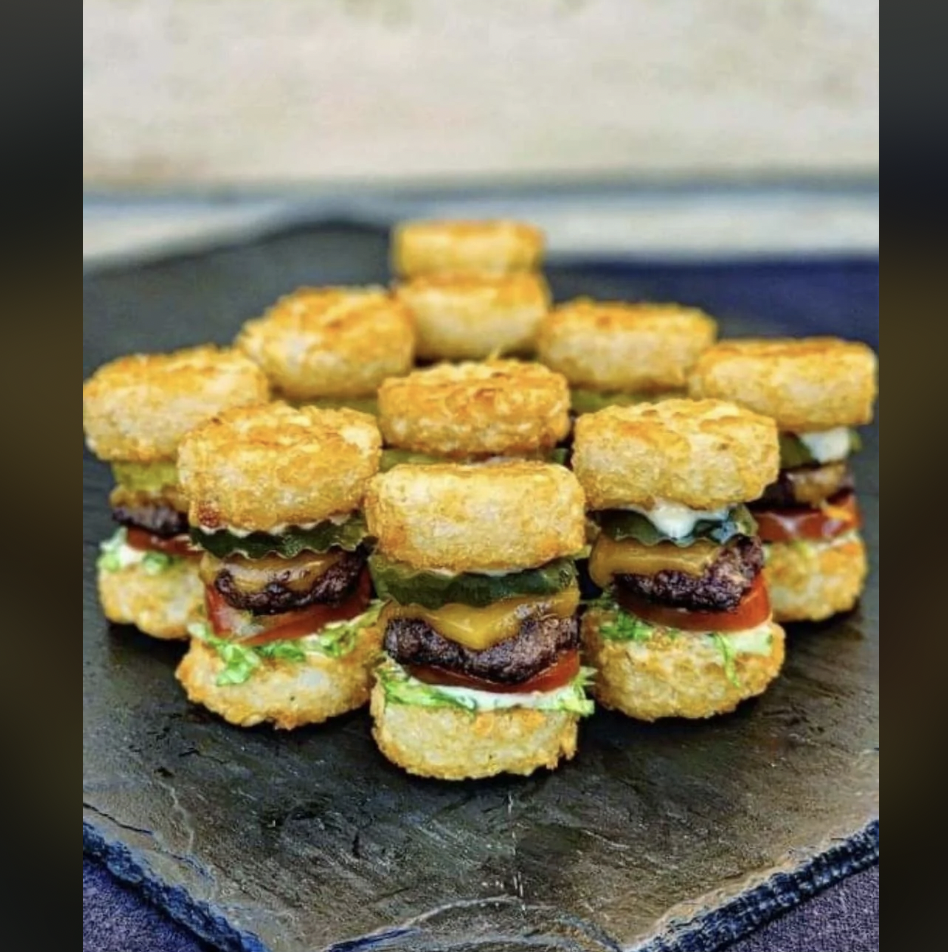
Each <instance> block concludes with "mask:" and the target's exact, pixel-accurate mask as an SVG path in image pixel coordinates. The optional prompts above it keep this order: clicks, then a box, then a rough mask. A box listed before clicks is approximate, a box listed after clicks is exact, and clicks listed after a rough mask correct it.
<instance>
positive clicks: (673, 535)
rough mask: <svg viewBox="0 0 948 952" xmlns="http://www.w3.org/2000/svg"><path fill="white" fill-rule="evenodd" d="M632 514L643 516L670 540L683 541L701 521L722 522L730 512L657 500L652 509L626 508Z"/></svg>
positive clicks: (725, 509)
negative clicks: (691, 507) (695, 507)
mask: <svg viewBox="0 0 948 952" xmlns="http://www.w3.org/2000/svg"><path fill="white" fill-rule="evenodd" d="M626 508H628V509H629V510H631V511H632V512H637V513H639V515H642V516H645V518H646V519H648V521H649V522H651V523H652V525H653V526H655V528H656V529H658V531H659V532H661V533H663V534H664V535H667V536H668V537H669V538H670V539H684V538H685V536H688V535H691V533H692V532H694V529H695V526H696V525H697V524H698V523H699V522H702V521H705V522H724V520H725V519H727V516H728V513H729V512H730V510H729V509H728V508H726V507H725V508H724V509H710V510H709V509H690V508H689V507H688V506H683V505H681V504H680V503H677V502H666V501H665V500H659V502H658V504H657V505H656V506H655V507H654V508H652V509H641V508H640V507H638V506H628V507H626Z"/></svg>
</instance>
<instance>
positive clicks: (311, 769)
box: [82, 225, 879, 952]
mask: <svg viewBox="0 0 948 952" xmlns="http://www.w3.org/2000/svg"><path fill="white" fill-rule="evenodd" d="M385 279H386V236H385V235H384V234H382V233H379V232H375V231H371V230H366V229H361V228H357V227H352V226H346V225H338V226H326V227H322V228H316V229H311V230H300V231H294V232H288V233H286V234H283V235H280V236H277V237H273V238H270V239H267V240H263V241H259V242H256V243H253V244H248V245H245V246H241V247H236V248H231V249H226V250H219V251H214V252H211V253H207V254H203V255H201V256H197V257H188V258H178V259H173V260H168V261H164V262H160V263H155V264H150V265H145V266H138V267H134V268H131V269H127V270H122V271H112V272H104V273H100V274H93V275H91V276H88V277H87V278H86V279H85V282H84V327H83V377H85V376H87V375H88V374H89V373H91V372H92V370H94V368H95V367H96V366H97V365H99V364H100V363H102V362H103V361H105V360H107V359H110V358H112V357H115V356H117V355H119V354H122V353H127V352H130V351H134V350H163V349H168V348H172V347H177V346H182V345H187V344H190V343H196V342H200V341H204V340H215V341H220V342H226V341H228V340H229V339H231V338H232V337H233V335H234V333H235V331H236V330H237V328H238V327H239V325H240V324H241V323H242V321H243V320H245V319H247V318H249V317H251V316H254V315H256V314H258V313H259V312H260V311H261V310H262V309H263V307H265V306H266V305H267V304H268V303H270V302H271V301H272V300H274V299H275V298H276V297H277V296H278V295H279V294H281V293H283V292H286V291H288V290H291V289H292V288H294V287H295V286H298V285H300V284H305V283H310V284H329V283H366V282H371V281H376V282H382V281H384V280H385ZM551 279H552V283H553V286H554V290H555V291H556V292H557V296H558V297H559V298H565V297H570V296H573V295H576V294H580V293H585V294H593V295H596V296H600V297H624V298H644V297H652V298H658V299H677V300H681V301H685V302H688V303H695V304H700V305H703V306H705V307H706V308H708V310H710V311H711V312H712V313H715V314H716V315H718V316H720V317H721V319H722V323H723V326H724V330H725V332H726V333H728V334H739V333H752V332H753V333H763V334H768V335H770V334H776V333H798V334H800V333H815V332H821V333H840V334H844V335H847V336H851V337H860V338H862V339H865V340H867V341H869V342H870V343H872V344H877V340H878V264H877V262H876V261H874V260H873V261H866V260H855V261H839V260H836V261H822V262H797V263H787V262H784V263H780V262H771V263H766V262H759V263H756V264H742V265H726V264H717V265H704V266H702V265H661V264H654V265H649V266H646V265H644V264H643V265H641V266H628V265H621V266H619V265H616V266H608V265H598V266H585V267H574V268H567V269H562V270H553V271H552V272H551ZM856 468H857V476H858V479H859V484H860V492H861V497H862V502H863V506H864V509H865V513H866V521H867V526H866V534H867V537H868V540H869V543H870V546H871V548H872V552H873V561H874V563H875V565H876V566H878V514H879V500H878V494H879V484H878V431H877V429H875V428H871V429H870V430H869V431H868V432H867V433H866V446H865V450H864V452H863V453H862V455H861V456H860V457H859V459H858V461H857V466H856ZM108 489H109V474H108V471H107V469H106V468H105V467H104V466H102V465H100V464H99V463H97V462H96V461H94V460H93V459H92V458H90V457H89V455H88V454H87V453H85V452H84V455H83V552H82V564H83V848H84V850H85V851H87V852H89V853H91V854H94V855H96V856H99V857H101V858H103V859H104V860H105V861H106V862H107V864H108V865H109V867H110V868H111V869H112V871H113V872H114V873H116V874H117V875H118V876H120V877H121V878H123V879H125V880H128V881H131V882H135V883H137V884H139V885H140V886H141V888H142V889H143V890H144V891H145V893H146V894H147V895H149V896H150V897H151V898H153V899H154V900H155V901H157V902H158V903H159V904H160V905H161V906H163V907H164V908H166V909H167V910H169V911H170V912H171V913H172V915H174V916H175V917H176V918H178V919H179V920H180V921H182V922H184V923H185V924H187V925H189V926H190V927H191V928H192V929H194V931H195V932H196V933H198V934H199V935H201V936H203V937H204V938H207V939H209V940H210V941H212V942H213V943H215V944H217V945H218V946H219V947H220V948H223V949H228V950H230V949H235V950H236V949H239V950H254V952H256V950H270V952H304V950H305V952H311V950H320V949H330V948H331V949H334V950H337V952H342V950H362V949H366V950H367V949H372V950H408V949H412V950H431V952H434V950H439V952H440V950H448V949H450V950H474V949H478V950H480V952H520V950H527V949H532V950H536V949H542V950H547V949H549V950H554V949H556V950H577V952H592V950H595V952H602V950H611V952H614V950H617V949H632V948H636V949H637V948H640V947H641V948H647V949H649V950H672V949H674V950H711V949H717V948H720V947H721V946H722V945H723V944H725V943H726V942H727V941H729V940H732V939H734V938H737V937H739V936H740V935H742V934H743V933H745V932H746V931H748V930H749V929H750V928H752V927H753V926H755V925H758V924H760V923H761V922H763V921H766V920H767V919H768V918H771V917H772V916H773V915H774V914H776V913H777V912H779V911H781V910H782V909H784V908H787V907H788V906H790V905H793V904H794V903H796V902H799V901H800V899H801V898H804V897H805V896H807V895H809V894H812V893H813V892H814V891H815V890H817V889H818V888H820V887H821V886H824V885H827V884H829V883H830V882H833V881H835V880H837V879H839V878H840V877H841V876H843V875H846V874H847V873H849V872H851V871H854V870H856V869H859V868H863V867H865V866H866V865H868V864H870V863H871V862H873V861H874V860H875V859H876V858H877V856H878V811H879V765H878V736H879V718H878V714H879V698H878V680H879V624H878V618H879V597H878V573H877V571H874V572H873V576H872V580H871V583H870V587H869V591H868V593H867V595H866V597H865V599H864V600H863V603H862V605H861V607H860V608H859V610H857V612H855V613H854V614H853V615H851V616H849V617H847V618H842V619H839V620H838V621H836V622H833V623H831V624H827V625H821V626H800V627H797V628H794V629H792V630H791V645H790V655H789V659H788V663H787V668H786V674H785V676H784V677H783V679H782V680H781V681H780V682H779V683H778V684H776V685H775V687H774V688H773V689H772V690H771V691H770V692H769V693H768V694H767V695H766V696H765V697H764V698H763V699H761V700H760V701H757V702H751V703H749V704H747V705H745V706H744V707H743V708H742V709H741V710H740V711H739V712H738V713H737V714H735V715H733V716H730V717H727V718H722V719H719V720H717V721H715V722H711V723H705V724H687V723H669V724H661V725H657V726H648V725H640V724H635V723H632V722H631V721H628V720H625V719H623V718H621V717H617V716H614V715H611V714H606V713H600V714H598V715H597V716H596V717H595V718H594V719H592V720H591V721H590V722H588V723H587V724H586V726H585V729H584V732H583V738H582V746H581V751H580V755H579V757H578V758H577V759H576V761H574V762H573V763H572V764H569V765H567V766H566V767H565V768H564V769H562V770H560V771H559V772H557V773H555V774H543V775H540V776H537V777H534V778H531V779H528V780H522V779H499V780H494V781H490V782H486V783H478V784H462V785H448V784H439V783H435V782H429V781H422V780H417V779H413V778H411V777H408V776H406V775H404V774H402V773H401V772H399V771H398V770H396V769H394V768H393V767H391V766H389V765H388V764H387V763H386V762H385V761H384V760H383V759H382V758H381V756H380V755H379V754H378V753H377V752H376V750H375V748H374V746H373V744H372V741H371V738H370V736H369V731H368V724H367V718H366V717H365V716H364V715H354V716H351V717H348V718H344V719H342V720H339V721H337V722H335V723H332V724H330V725H328V726H325V727H321V728H314V729H309V730H303V731H300V732H297V733H294V734H290V735H275V734H273V733H272V732H270V731H269V730H266V729H259V730H252V731H239V730H236V729H233V728H230V727H227V726H226V725H224V724H223V723H221V722H219V721H218V720H216V719H215V718H214V717H212V716H211V715H209V714H207V713H206V712H204V711H202V710H198V709H196V708H192V707H190V706H189V705H188V704H187V703H186V701H185V699H184V697H183V695H182V694H181V692H180V691H179V689H178V687H177V684H176V682H175V681H174V679H173V677H172V671H173V668H174V665H175V664H176V662H177V660H178V658H179V657H180V654H181V651H182V649H181V648H180V647H177V646H173V645H167V644H160V643H156V642H153V641H151V640H149V639H147V638H145V637H143V636H141V635H139V634H137V633H136V632H135V631H133V630H130V629H122V628H115V627H111V628H110V627H109V626H108V625H107V624H106V623H105V622H104V620H103V619H102V617H101V614H100V612H99V609H98V606H97V603H96V596H95V586H94V565H95V558H96V550H97V543H98V541H99V540H100V539H102V538H103V537H105V536H106V535H107V534H108V533H109V532H110V531H111V526H110V520H109V516H108V509H107V504H106V498H107V493H108Z"/></svg>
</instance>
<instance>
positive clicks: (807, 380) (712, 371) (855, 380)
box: [689, 337, 878, 433]
mask: <svg viewBox="0 0 948 952" xmlns="http://www.w3.org/2000/svg"><path fill="white" fill-rule="evenodd" d="M689 389H690V392H691V395H692V396H693V397H695V398H715V399H720V400H733V401H734V402H735V403H739V404H741V405H742V406H746V407H748V408H749V409H751V410H754V411H756V412H757V413H762V414H764V415H765V416H769V417H773V419H775V420H776V421H777V425H778V426H779V427H780V429H781V430H785V431H788V432H793V433H807V432H815V431H820V430H829V429H834V428H836V427H842V426H861V425H863V424H866V423H869V422H870V421H871V420H872V415H873V404H874V401H875V398H876V394H877V392H878V359H877V357H876V355H875V353H874V352H873V351H872V349H871V348H869V347H867V346H866V345H865V344H862V343H858V342H855V341H845V340H840V339H839V338H836V337H809V338H800V339H796V340H795V339H789V338H781V339H775V340H760V339H748V340H732V341H724V342H722V343H720V344H718V345H717V346H716V347H713V348H711V349H710V350H708V351H707V352H705V353H704V354H703V355H702V356H701V357H700V358H699V360H698V362H697V364H696V365H695V368H694V370H693V371H692V373H691V377H690V381H689Z"/></svg>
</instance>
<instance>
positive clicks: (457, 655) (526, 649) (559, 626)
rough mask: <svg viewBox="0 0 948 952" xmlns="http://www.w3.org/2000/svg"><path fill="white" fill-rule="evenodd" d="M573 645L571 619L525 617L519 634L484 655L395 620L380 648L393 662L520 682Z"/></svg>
mask: <svg viewBox="0 0 948 952" xmlns="http://www.w3.org/2000/svg"><path fill="white" fill-rule="evenodd" d="M578 647H579V622H578V620H577V619H576V618H557V617H555V616H552V615H547V616H543V617H538V618H536V617H535V618H528V619H527V620H526V621H525V622H524V623H523V625H522V627H521V628H520V632H519V634H518V635H517V636H516V637H514V638H510V639H508V640H507V641H502V642H501V643H500V644H498V645H494V647H493V648H488V649H487V650H486V651H473V650H472V649H470V648H465V647H464V646H463V645H459V644H457V643H456V642H454V641H449V640H448V639H447V638H443V637H442V636H441V635H439V634H438V632H436V631H435V630H434V629H433V628H432V627H431V626H430V625H427V624H426V623H425V622H423V621H418V620H411V619H405V618H396V619H394V620H392V621H390V622H389V623H388V627H387V628H386V630H385V650H386V651H387V652H388V653H389V654H390V655H391V656H392V657H393V658H394V659H395V660H396V661H397V662H398V663H399V664H417V665H435V666H437V667H439V668H445V669H447V670H449V671H454V672H457V673H459V674H466V675H470V676H472V677H475V678H483V679H484V680H487V681H496V682H497V683H499V684H521V683H523V682H524V681H529V680H530V678H532V677H535V676H536V675H538V674H540V673H541V672H542V671H545V670H546V669H547V668H549V667H550V666H551V665H553V664H554V663H555V662H556V660H557V658H558V657H559V656H560V655H561V654H562V653H563V652H564V651H571V650H573V649H574V648H578Z"/></svg>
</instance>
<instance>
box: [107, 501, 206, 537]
mask: <svg viewBox="0 0 948 952" xmlns="http://www.w3.org/2000/svg"><path fill="white" fill-rule="evenodd" d="M112 518H113V519H114V520H115V521H116V522H117V523H119V525H122V526H126V527H127V528H129V529H143V530H144V531H145V532H150V533H151V534H152V535H156V536H160V537H161V538H162V539H173V538H174V537H175V536H179V535H186V534H187V532H188V517H187V514H186V513H183V512H178V510H177V509H175V508H174V507H173V506H169V505H167V504H165V503H155V504H151V505H140V506H128V505H117V506H113V508H112Z"/></svg>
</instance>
